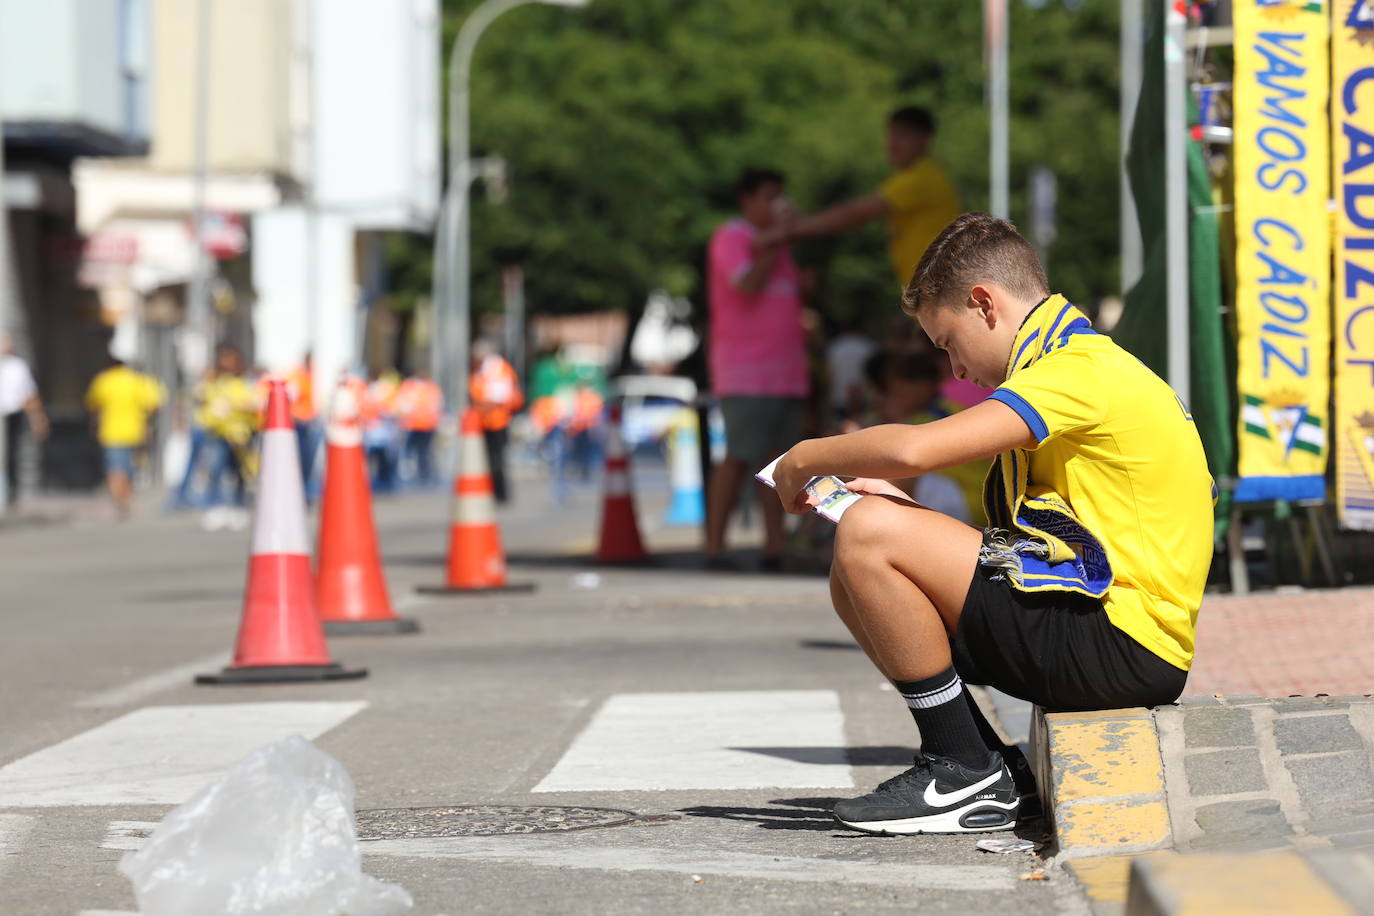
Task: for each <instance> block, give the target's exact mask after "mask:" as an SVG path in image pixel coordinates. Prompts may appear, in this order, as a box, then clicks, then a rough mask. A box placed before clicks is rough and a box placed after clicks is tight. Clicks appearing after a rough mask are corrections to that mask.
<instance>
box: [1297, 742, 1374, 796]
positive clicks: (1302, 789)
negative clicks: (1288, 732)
mask: <svg viewBox="0 0 1374 916" xmlns="http://www.w3.org/2000/svg"><path fill="white" fill-rule="evenodd" d="M1284 765H1285V766H1287V767H1288V772H1289V773H1291V774H1292V775H1293V781H1294V782H1295V783H1296V784H1297V786H1298V794H1299V795H1301V796H1302V800H1303V802H1304V803H1306V804H1308V805H1317V804H1321V803H1322V802H1347V801H1350V802H1353V801H1358V800H1361V799H1367V798H1371V797H1374V779H1371V776H1370V769H1369V755H1368V754H1367V753H1365V752H1364V751H1363V750H1359V751H1352V752H1349V753H1341V754H1332V755H1330V756H1326V757H1297V758H1289V759H1288V760H1285V761H1284Z"/></svg>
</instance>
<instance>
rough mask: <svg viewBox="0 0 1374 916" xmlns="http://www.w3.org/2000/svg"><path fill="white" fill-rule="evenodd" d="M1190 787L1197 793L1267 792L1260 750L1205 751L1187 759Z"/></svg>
mask: <svg viewBox="0 0 1374 916" xmlns="http://www.w3.org/2000/svg"><path fill="white" fill-rule="evenodd" d="M1183 767H1184V771H1185V772H1186V773H1187V775H1188V790H1189V791H1190V792H1191V793H1192V794H1193V795H1195V796H1204V795H1231V794H1234V793H1236V792H1260V791H1263V789H1264V787H1265V785H1266V781H1265V776H1264V768H1263V766H1262V765H1261V764H1260V756H1259V751H1258V750H1253V749H1244V748H1233V749H1229V750H1224V751H1201V752H1195V753H1191V754H1189V755H1188V756H1187V757H1185V758H1184V763H1183Z"/></svg>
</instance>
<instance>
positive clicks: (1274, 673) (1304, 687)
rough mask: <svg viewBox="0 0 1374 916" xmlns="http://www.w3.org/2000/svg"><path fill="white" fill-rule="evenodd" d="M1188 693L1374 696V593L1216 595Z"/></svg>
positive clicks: (1207, 605)
mask: <svg viewBox="0 0 1374 916" xmlns="http://www.w3.org/2000/svg"><path fill="white" fill-rule="evenodd" d="M1187 693H1188V694H1189V695H1193V696H1210V695H1212V694H1225V695H1227V696H1264V697H1286V696H1293V695H1300V696H1313V695H1316V694H1319V693H1325V694H1331V695H1333V696H1335V695H1343V696H1349V695H1357V694H1374V589H1370V588H1344V589H1335V590H1327V591H1292V592H1277V593H1270V594H1265V595H1252V596H1245V597H1232V596H1221V595H1218V596H1211V595H1209V596H1208V597H1207V598H1206V600H1205V601H1204V602H1203V605H1202V612H1201V614H1200V615H1199V616H1198V637H1197V657H1196V660H1195V661H1194V663H1193V670H1192V673H1191V674H1190V675H1189V678H1188V687H1187Z"/></svg>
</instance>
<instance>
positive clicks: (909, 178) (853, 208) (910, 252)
mask: <svg viewBox="0 0 1374 916" xmlns="http://www.w3.org/2000/svg"><path fill="white" fill-rule="evenodd" d="M934 143H935V118H934V116H933V115H931V113H930V112H929V111H927V110H926V109H924V108H919V107H917V106H915V105H911V106H908V107H905V108H898V109H897V110H896V111H894V112H892V114H891V115H889V116H888V121H887V144H886V150H887V161H888V163H889V164H890V165H891V166H892V169H893V172H892V175H890V176H889V177H888V178H887V180H886V181H884V182H883V183H882V184H881V185H879V186H878V189H877V190H876V191H874V192H873V193H872V194H866V195H864V196H862V197H856V198H854V199H852V200H847V201H844V202H842V203H838V204H834V205H832V206H829V207H826V208H825V209H824V210H821V211H819V212H817V213H813V214H811V215H810V216H804V217H801V218H799V219H794V220H788V221H786V222H784V223H780V224H778V225H775V226H773V227H771V228H770V229H769V230H768V231H766V232H763V233H761V234H760V236H759V239H758V243H757V244H758V245H759V246H761V247H767V246H770V245H776V244H778V243H779V242H788V241H794V240H796V239H805V238H814V237H816V236H821V235H838V234H839V233H842V232H848V231H850V230H851V229H857V228H859V227H860V226H863V225H865V224H867V223H870V222H872V221H873V220H876V219H886V220H887V248H888V256H889V257H890V258H891V260H892V271H893V273H894V274H895V275H896V277H897V283H898V285H899V286H905V285H906V283H907V281H908V280H910V279H911V274H912V273H913V272H914V271H915V270H916V265H917V263H918V262H920V260H921V255H923V254H925V251H926V248H928V247H929V246H930V243H931V242H932V241H934V240H935V236H937V235H939V234H940V231H941V230H942V229H944V228H945V226H947V225H948V224H949V222H950V221H951V220H953V219H954V218H955V217H956V216H958V215H959V214H960V213H961V212H963V203H962V201H961V200H960V199H959V192H958V191H956V190H955V189H954V183H953V182H952V181H950V178H949V173H947V172H946V171H945V168H944V166H942V165H941V164H940V163H939V162H937V161H936V160H935V158H934V156H932V155H931V147H932V146H933V145H934Z"/></svg>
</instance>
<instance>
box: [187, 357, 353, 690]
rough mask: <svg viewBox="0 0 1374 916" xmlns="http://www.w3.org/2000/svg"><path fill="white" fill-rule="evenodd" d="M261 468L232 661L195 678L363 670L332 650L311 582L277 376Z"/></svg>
mask: <svg viewBox="0 0 1374 916" xmlns="http://www.w3.org/2000/svg"><path fill="white" fill-rule="evenodd" d="M261 464H262V472H261V476H260V478H259V481H258V497H257V508H256V513H255V516H254V519H253V546H252V556H251V557H250V558H249V560H248V590H247V593H246V594H245V595H244V600H243V618H242V621H241V622H240V624H239V637H238V643H237V645H236V646H235V648H234V660H233V662H231V663H230V665H229V667H228V668H225V669H224V670H223V671H221V672H219V673H218V674H202V675H199V676H198V677H197V678H196V683H197V684H245V683H254V684H262V683H277V682H283V681H320V680H339V679H343V678H357V677H363V676H364V675H366V674H367V669H365V668H351V669H349V668H344V667H343V666H342V665H339V664H336V663H335V662H334V661H333V660H332V659H331V658H330V657H329V650H328V649H327V648H326V647H325V643H324V628H323V626H322V625H321V624H320V617H319V613H318V612H317V611H316V610H315V595H314V589H313V588H312V585H311V581H310V544H309V539H308V538H307V537H306V533H305V492H304V488H303V487H302V485H301V466H300V455H299V452H298V450H297V448H296V430H295V427H294V426H293V425H292V423H291V407H290V400H289V398H288V397H287V395H286V383H285V382H284V381H282V380H281V379H272V380H271V382H270V388H269V392H268V400H267V423H266V424H265V425H264V427H263V432H262V462H261Z"/></svg>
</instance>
